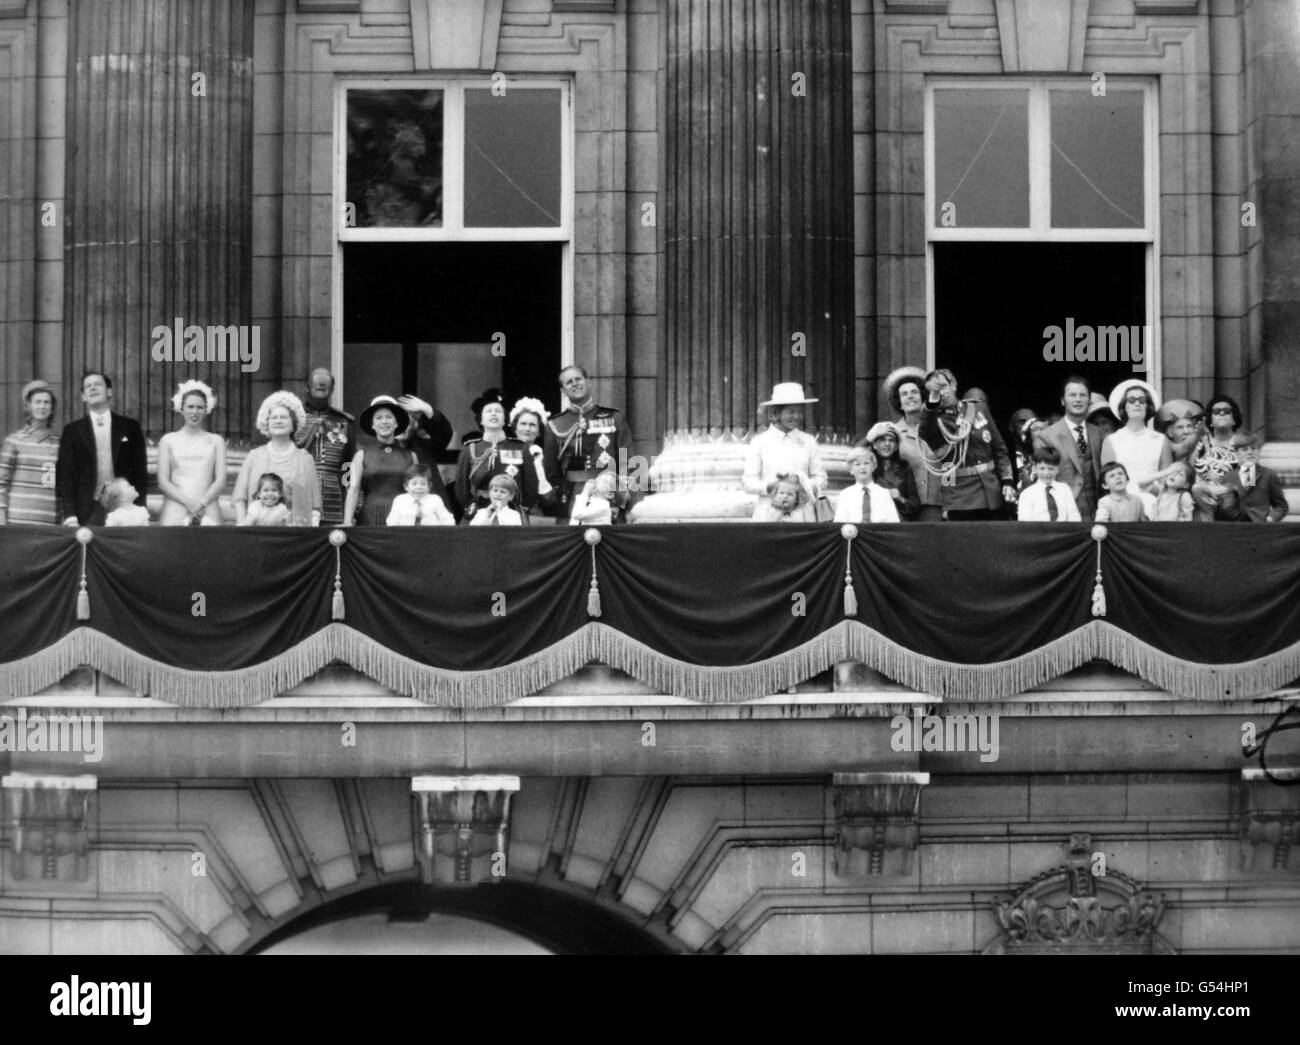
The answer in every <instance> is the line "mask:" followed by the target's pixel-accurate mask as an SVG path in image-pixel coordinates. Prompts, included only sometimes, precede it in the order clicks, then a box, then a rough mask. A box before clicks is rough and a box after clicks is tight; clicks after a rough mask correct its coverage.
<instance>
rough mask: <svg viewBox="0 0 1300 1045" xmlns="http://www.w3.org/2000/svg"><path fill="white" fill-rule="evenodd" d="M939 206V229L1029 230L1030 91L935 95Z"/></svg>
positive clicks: (936, 200) (936, 198)
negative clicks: (944, 227) (947, 205)
mask: <svg viewBox="0 0 1300 1045" xmlns="http://www.w3.org/2000/svg"><path fill="white" fill-rule="evenodd" d="M945 204H951V206H950V207H946V208H945ZM934 205H935V213H934V222H935V224H936V225H940V226H946V227H955V228H961V229H969V228H1028V226H1029V93H1028V92H1027V91H1023V90H1001V89H994V90H984V89H978V90H975V89H973V90H960V91H958V90H941V91H935V92H934Z"/></svg>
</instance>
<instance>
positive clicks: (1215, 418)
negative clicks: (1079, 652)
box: [743, 367, 1288, 523]
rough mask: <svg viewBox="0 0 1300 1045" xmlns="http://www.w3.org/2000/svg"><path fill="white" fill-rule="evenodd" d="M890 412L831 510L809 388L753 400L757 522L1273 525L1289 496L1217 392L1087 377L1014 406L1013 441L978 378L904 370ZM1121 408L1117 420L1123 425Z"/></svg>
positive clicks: (749, 472) (892, 389)
mask: <svg viewBox="0 0 1300 1045" xmlns="http://www.w3.org/2000/svg"><path fill="white" fill-rule="evenodd" d="M884 391H885V397H886V399H887V400H888V402H889V404H890V405H891V406H892V407H893V409H894V412H895V414H896V416H895V418H894V419H893V420H892V421H879V422H877V423H876V424H874V425H872V427H871V429H870V430H869V431H868V432H867V435H866V438H865V439H863V440H862V441H861V442H860V443H858V444H857V446H856V447H855V448H854V450H853V451H852V452H851V453H850V455H849V458H848V462H847V463H848V467H849V472H850V474H851V475H852V477H853V480H854V485H853V486H852V487H850V488H849V489H847V490H845V491H844V492H842V493H841V494H840V496H839V501H838V503H837V504H836V506H835V507H834V508H833V509H832V508H831V505H830V501H829V499H828V498H827V497H825V491H826V485H827V474H826V469H825V467H824V466H823V465H822V460H821V454H820V447H819V446H818V444H817V441H816V440H815V439H814V438H813V437H811V436H809V435H807V434H806V433H805V432H803V431H802V426H803V410H804V407H805V406H808V405H810V404H813V403H816V402H817V400H816V399H810V398H807V397H805V395H804V393H803V389H802V387H801V386H799V385H797V384H790V383H786V384H779V385H777V386H776V387H775V389H773V394H772V398H771V399H769V400H767V401H765V402H764V403H762V404H761V407H762V408H763V409H765V410H766V411H767V418H768V422H769V426H768V428H767V430H766V431H764V432H762V433H761V434H759V435H757V436H755V437H754V438H753V439H752V440H751V441H750V444H749V448H748V456H747V459H746V466H745V472H744V479H743V482H744V487H745V489H746V490H747V491H749V492H750V493H753V494H755V495H756V496H757V498H758V503H757V506H756V507H755V510H754V516H753V518H754V519H755V520H756V521H777V522H814V521H819V520H833V521H836V522H855V523H857V522H900V521H902V522H909V521H919V522H935V521H939V520H943V519H948V520H995V519H1007V518H1015V519H1019V520H1020V521H1024V522H1058V521H1059V522H1079V521H1087V522H1092V521H1097V522H1130V521H1131V522H1138V521H1154V522H1191V521H1193V520H1197V521H1203V522H1211V521H1238V522H1278V521H1280V520H1282V519H1284V518H1285V517H1286V514H1287V508H1288V506H1287V501H1286V497H1285V494H1284V493H1283V490H1282V484H1281V482H1280V480H1279V479H1278V476H1277V475H1276V473H1274V472H1273V471H1272V470H1271V469H1269V468H1266V467H1265V466H1264V465H1262V464H1260V463H1259V457H1260V450H1261V448H1262V445H1263V444H1262V441H1261V440H1260V439H1259V437H1258V436H1256V435H1253V434H1251V433H1249V432H1246V431H1243V430H1242V422H1243V417H1242V412H1241V408H1240V407H1239V406H1238V405H1237V403H1236V401H1235V400H1234V399H1233V398H1232V397H1231V396H1227V395H1215V396H1214V397H1213V398H1212V399H1211V401H1210V409H1209V413H1208V420H1207V413H1206V410H1205V408H1204V407H1203V406H1202V405H1201V404H1200V403H1197V402H1195V401H1193V400H1187V399H1179V400H1172V401H1170V402H1168V403H1166V404H1164V405H1163V406H1161V402H1160V395H1159V393H1158V392H1157V391H1156V389H1155V388H1154V387H1153V386H1152V385H1150V384H1149V383H1148V382H1146V381H1143V380H1140V379H1137V378H1130V379H1128V380H1125V381H1121V382H1120V383H1119V384H1118V385H1116V387H1115V388H1114V389H1112V390H1111V393H1110V395H1109V397H1103V396H1102V395H1100V394H1099V393H1097V392H1094V391H1093V390H1092V386H1091V384H1090V382H1089V381H1088V379H1087V378H1085V377H1082V376H1079V375H1070V376H1069V377H1067V378H1066V379H1065V380H1064V381H1063V382H1062V386H1061V397H1060V403H1061V409H1062V412H1061V414H1060V415H1059V416H1057V417H1055V418H1052V419H1050V420H1042V419H1039V418H1038V417H1037V416H1036V415H1035V414H1034V413H1033V411H1031V410H1023V409H1022V410H1017V411H1016V412H1015V413H1014V414H1013V415H1012V422H1011V423H1012V433H1011V434H1012V445H1011V447H1010V448H1009V447H1008V445H1007V443H1006V441H1005V440H1004V439H1003V437H1002V434H1001V432H1000V431H999V430H998V426H997V424H996V423H995V422H994V421H993V418H992V416H991V414H990V411H989V404H988V402H987V397H986V396H985V395H984V393H983V392H982V391H980V390H979V389H978V388H973V389H969V390H968V391H967V392H966V394H965V395H964V396H961V395H959V394H958V383H957V379H956V377H955V376H954V375H953V373H952V372H951V371H950V370H932V371H930V372H929V373H926V372H925V371H923V370H921V369H920V368H918V367H902V368H900V369H898V370H895V371H894V372H893V373H891V374H890V375H889V376H888V377H887V378H886V379H885V382H884ZM1121 418H1122V419H1123V420H1122V422H1121Z"/></svg>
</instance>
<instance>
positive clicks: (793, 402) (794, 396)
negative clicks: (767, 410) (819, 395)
mask: <svg viewBox="0 0 1300 1045" xmlns="http://www.w3.org/2000/svg"><path fill="white" fill-rule="evenodd" d="M816 402H817V400H816V399H805V398H804V394H803V385H800V384H797V383H795V382H794V381H786V382H784V383H782V384H779V385H773V386H772V398H771V399H769V400H768V401H767V402H765V403H759V404H758V405H759V406H760V407H764V406H802V405H803V404H805V403H816Z"/></svg>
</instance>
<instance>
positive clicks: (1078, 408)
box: [1034, 374, 1103, 522]
mask: <svg viewBox="0 0 1300 1045" xmlns="http://www.w3.org/2000/svg"><path fill="white" fill-rule="evenodd" d="M1091 398H1092V386H1091V385H1090V384H1089V383H1088V379H1087V378H1086V377H1080V376H1079V375H1078V374H1071V375H1070V376H1069V377H1067V378H1066V379H1065V382H1064V384H1062V385H1061V406H1062V407H1064V409H1065V416H1064V417H1063V418H1061V419H1060V420H1059V421H1057V422H1056V423H1055V424H1051V425H1048V426H1047V427H1046V428H1044V429H1043V430H1042V431H1040V432H1038V434H1037V435H1035V436H1034V445H1035V446H1050V447H1051V448H1052V449H1053V450H1055V451H1056V452H1057V453H1058V454H1060V455H1061V469H1060V471H1058V472H1057V473H1056V478H1057V480H1058V481H1059V482H1062V483H1065V485H1066V486H1068V487H1069V488H1070V492H1071V493H1072V494H1074V503H1075V504H1076V505H1077V506H1078V508H1079V515H1080V517H1081V518H1082V519H1083V520H1084V521H1085V522H1091V521H1092V517H1093V515H1094V514H1096V511H1097V480H1098V476H1100V474H1101V441H1102V439H1103V436H1102V434H1101V429H1099V428H1098V427H1097V426H1096V425H1090V424H1088V403H1089V401H1090V400H1091Z"/></svg>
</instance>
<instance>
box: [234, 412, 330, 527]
mask: <svg viewBox="0 0 1300 1045" xmlns="http://www.w3.org/2000/svg"><path fill="white" fill-rule="evenodd" d="M306 423H307V411H306V410H305V409H304V408H303V405H302V400H301V399H299V398H298V397H297V396H296V395H294V394H293V393H292V392H283V391H281V392H272V393H271V394H270V395H269V396H267V397H266V398H265V399H263V400H262V405H261V406H259V407H258V408H257V430H258V431H259V432H261V433H262V435H264V436H266V439H267V441H266V443H265V444H264V445H263V446H255V447H253V449H252V450H250V451H248V456H247V457H245V458H244V463H243V465H242V466H241V467H240V469H239V478H238V479H236V480H235V492H234V495H233V498H232V499H233V500H234V502H235V521H236V522H237V523H241V524H242V523H243V521H244V516H246V515H247V514H248V502H249V499H250V496H252V495H254V494H256V492H257V489H258V486H259V485H260V480H261V478H262V476H264V475H267V474H271V475H278V476H279V477H280V478H281V480H283V483H284V497H285V501H286V502H287V503H288V506H289V525H290V526H319V525H320V483H319V482H318V481H317V479H316V462H315V461H314V460H312V456H311V454H309V453H307V451H306V450H301V449H299V448H298V447H297V446H296V445H295V444H294V441H293V437H294V435H295V434H296V433H297V432H298V430H299V429H300V428H302V426H303V425H304V424H306Z"/></svg>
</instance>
